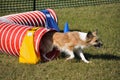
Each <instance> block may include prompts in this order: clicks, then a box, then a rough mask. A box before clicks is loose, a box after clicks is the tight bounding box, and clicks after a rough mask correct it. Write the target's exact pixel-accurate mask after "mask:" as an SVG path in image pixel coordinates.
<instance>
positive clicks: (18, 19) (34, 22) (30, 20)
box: [0, 9, 58, 27]
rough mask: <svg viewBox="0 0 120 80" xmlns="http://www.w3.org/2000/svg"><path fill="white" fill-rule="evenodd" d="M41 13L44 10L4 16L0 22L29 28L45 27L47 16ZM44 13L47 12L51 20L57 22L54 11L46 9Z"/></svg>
mask: <svg viewBox="0 0 120 80" xmlns="http://www.w3.org/2000/svg"><path fill="white" fill-rule="evenodd" d="M43 11H44V10H41V11H30V12H23V13H18V14H11V15H6V16H2V17H0V21H3V22H8V23H11V24H20V25H27V26H31V27H39V26H43V27H45V25H46V18H47V16H46V15H45V13H44V12H43ZM46 11H48V13H49V14H50V17H52V19H53V20H54V21H55V22H56V23H57V22H58V21H57V16H56V13H55V11H54V10H52V9H46Z"/></svg>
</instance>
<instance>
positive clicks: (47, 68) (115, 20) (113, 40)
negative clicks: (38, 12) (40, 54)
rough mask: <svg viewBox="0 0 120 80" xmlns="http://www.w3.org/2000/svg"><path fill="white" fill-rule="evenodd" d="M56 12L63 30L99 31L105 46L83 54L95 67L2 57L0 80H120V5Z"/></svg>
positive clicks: (73, 61)
mask: <svg viewBox="0 0 120 80" xmlns="http://www.w3.org/2000/svg"><path fill="white" fill-rule="evenodd" d="M55 11H56V13H57V16H58V18H59V27H60V29H61V30H63V27H64V23H65V22H66V21H67V22H68V23H69V28H70V30H81V31H84V32H87V31H89V30H92V31H93V30H95V29H96V28H97V29H98V30H99V36H100V38H101V39H102V41H103V43H104V46H103V47H102V48H101V49H95V48H93V47H91V48H88V49H85V50H84V53H85V55H86V57H87V58H88V59H89V60H90V61H92V63H90V64H86V63H84V62H82V61H78V60H77V59H74V60H72V61H67V62H65V61H64V60H65V59H64V58H60V59H57V60H53V61H50V62H46V63H39V64H36V65H30V64H20V63H19V62H18V58H16V57H13V56H8V55H5V54H0V69H1V70H0V80H120V43H119V42H120V36H119V35H120V3H118V4H107V5H99V6H87V7H79V8H65V9H55Z"/></svg>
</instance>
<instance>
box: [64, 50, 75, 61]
mask: <svg viewBox="0 0 120 80" xmlns="http://www.w3.org/2000/svg"><path fill="white" fill-rule="evenodd" d="M67 54H68V55H70V56H69V57H68V58H67V59H66V61H67V60H71V59H73V58H74V57H75V55H74V53H73V51H70V50H67Z"/></svg>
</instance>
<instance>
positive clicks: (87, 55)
mask: <svg viewBox="0 0 120 80" xmlns="http://www.w3.org/2000/svg"><path fill="white" fill-rule="evenodd" d="M84 56H85V58H86V59H87V60H90V59H103V60H120V56H117V55H112V54H108V53H104V54H90V53H84ZM65 57H66V55H65V53H62V55H61V58H65ZM75 59H76V60H78V61H79V60H81V58H80V57H79V56H78V55H76V54H75Z"/></svg>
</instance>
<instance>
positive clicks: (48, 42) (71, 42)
mask: <svg viewBox="0 0 120 80" xmlns="http://www.w3.org/2000/svg"><path fill="white" fill-rule="evenodd" d="M44 38H45V39H44V40H42V42H41V45H42V46H41V48H40V50H41V52H42V53H44V54H45V53H48V52H50V51H52V50H53V48H58V49H59V50H60V51H61V52H65V53H66V54H68V55H70V56H69V57H68V58H67V59H66V60H70V59H73V58H74V57H75V55H74V51H75V52H76V53H77V54H78V56H79V57H80V58H81V59H82V60H83V61H84V62H85V63H89V61H88V60H86V58H85V57H84V55H83V52H82V50H83V49H84V48H86V47H89V46H95V47H101V46H102V42H101V41H100V40H99V38H98V36H97V32H96V31H95V32H90V31H89V32H88V33H84V32H78V31H73V32H67V33H61V32H54V33H48V34H46V35H44Z"/></svg>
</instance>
